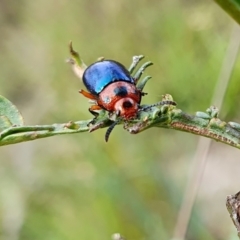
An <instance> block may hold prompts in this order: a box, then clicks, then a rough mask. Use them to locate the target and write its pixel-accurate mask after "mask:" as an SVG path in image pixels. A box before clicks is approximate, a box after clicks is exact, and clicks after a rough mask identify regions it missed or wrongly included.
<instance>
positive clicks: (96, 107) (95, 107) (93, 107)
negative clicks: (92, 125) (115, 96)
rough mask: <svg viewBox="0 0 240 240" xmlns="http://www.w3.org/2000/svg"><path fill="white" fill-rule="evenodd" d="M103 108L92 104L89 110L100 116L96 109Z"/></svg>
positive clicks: (95, 115)
mask: <svg viewBox="0 0 240 240" xmlns="http://www.w3.org/2000/svg"><path fill="white" fill-rule="evenodd" d="M101 109H102V108H101V107H100V106H99V105H92V106H91V107H90V108H89V109H88V110H89V112H90V113H91V114H92V115H93V116H94V117H98V116H99V113H98V112H96V110H101Z"/></svg>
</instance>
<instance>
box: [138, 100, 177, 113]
mask: <svg viewBox="0 0 240 240" xmlns="http://www.w3.org/2000/svg"><path fill="white" fill-rule="evenodd" d="M162 105H172V106H177V103H176V102H174V101H170V100H166V101H160V102H157V103H154V104H151V105H148V106H144V107H142V108H140V109H139V111H145V110H148V109H149V108H152V107H157V106H162Z"/></svg>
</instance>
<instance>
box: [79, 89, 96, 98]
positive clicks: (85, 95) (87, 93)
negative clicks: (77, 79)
mask: <svg viewBox="0 0 240 240" xmlns="http://www.w3.org/2000/svg"><path fill="white" fill-rule="evenodd" d="M79 93H81V94H82V95H83V96H84V97H86V98H89V99H92V100H96V97H95V96H94V95H93V94H91V93H89V92H87V91H85V90H83V89H81V90H79Z"/></svg>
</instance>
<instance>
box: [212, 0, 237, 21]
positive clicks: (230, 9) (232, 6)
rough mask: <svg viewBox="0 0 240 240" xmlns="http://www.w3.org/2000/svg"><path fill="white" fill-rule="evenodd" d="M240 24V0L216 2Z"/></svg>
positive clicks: (218, 0) (216, 0)
mask: <svg viewBox="0 0 240 240" xmlns="http://www.w3.org/2000/svg"><path fill="white" fill-rule="evenodd" d="M214 1H215V2H216V3H217V4H218V5H220V6H221V7H222V8H223V9H224V10H225V11H226V12H227V13H228V14H229V15H231V17H232V18H233V19H235V21H237V22H238V23H239V24H240V0H214Z"/></svg>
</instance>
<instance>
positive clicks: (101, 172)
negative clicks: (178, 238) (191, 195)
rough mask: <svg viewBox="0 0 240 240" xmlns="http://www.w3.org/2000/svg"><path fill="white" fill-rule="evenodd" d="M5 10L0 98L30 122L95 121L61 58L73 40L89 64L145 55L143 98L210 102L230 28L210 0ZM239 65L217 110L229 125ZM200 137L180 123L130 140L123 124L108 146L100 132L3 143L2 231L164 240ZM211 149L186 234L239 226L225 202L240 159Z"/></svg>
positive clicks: (30, 4) (26, 4)
mask: <svg viewBox="0 0 240 240" xmlns="http://www.w3.org/2000/svg"><path fill="white" fill-rule="evenodd" d="M0 18H1V22H2V24H1V25H0V30H1V36H2V37H1V39H0V50H1V56H0V63H1V65H0V66H1V71H0V86H1V95H3V96H6V97H7V98H8V99H10V100H11V101H12V102H13V103H14V104H15V105H16V106H18V108H19V109H20V110H21V113H22V115H23V116H24V118H25V124H26V125H27V126H28V124H29V123H31V124H33V125H34V124H42V125H44V124H45V123H49V122H69V121H70V120H72V121H76V120H77V119H88V118H90V117H91V116H90V114H89V113H88V111H87V109H88V107H89V105H88V103H87V101H86V100H85V99H84V98H82V97H80V96H78V89H79V88H81V87H83V86H82V84H81V83H79V82H78V81H75V77H74V76H73V74H72V72H71V71H70V70H69V66H68V65H67V64H64V61H63V60H64V59H66V57H67V56H68V52H67V50H66V49H67V48H65V47H64V46H66V43H67V42H68V41H69V40H70V39H72V40H73V42H74V43H75V44H76V49H79V51H80V52H81V53H82V54H83V59H85V60H86V64H87V65H88V64H90V63H92V62H94V61H95V58H96V56H102V55H104V56H105V57H106V58H109V59H116V60H118V61H120V62H122V63H123V64H124V65H126V66H128V65H129V63H130V59H129V56H133V55H136V54H140V53H141V54H144V55H147V57H146V58H147V60H148V59H151V61H153V62H154V66H153V67H152V68H151V69H150V70H149V72H148V74H150V75H151V76H152V77H153V79H152V80H151V81H149V83H148V85H147V86H146V90H145V91H146V92H148V95H147V96H146V97H144V100H143V104H147V103H154V102H158V101H159V100H160V96H161V95H162V94H165V93H167V92H168V93H171V94H172V95H173V96H174V98H175V100H176V101H177V103H178V106H180V107H181V109H184V110H186V111H187V112H194V111H196V109H201V110H205V109H206V108H208V107H209V106H210V104H211V103H210V99H211V97H212V89H213V88H214V86H215V84H216V81H217V78H218V74H219V71H220V69H221V65H222V59H223V58H224V54H225V49H226V46H227V44H228V39H229V35H230V32H231V29H232V24H233V21H232V20H231V19H230V18H229V17H228V16H227V15H226V14H225V13H224V12H223V11H222V10H221V9H218V8H217V7H216V4H215V3H214V2H209V1H207V0H201V1H185V0H181V1H167V0H164V1H156V0H155V1H151V3H149V1H139V2H138V3H135V2H131V1H127V0H121V1H106V0H103V1H94V3H93V2H92V1H87V0H81V1H72V2H71V1H63V0H59V1H58V2H57V3H56V2H53V1H42V2H39V1H29V0H21V1H18V2H15V1H14V2H13V1H12V0H11V1H8V2H6V1H2V2H1V3H0ZM61 59H62V60H61ZM239 64H240V62H239V59H238V61H237V63H236V66H235V70H234V72H233V74H232V78H231V82H230V85H229V88H228V91H227V94H226V96H225V101H224V105H223V107H222V109H221V111H220V113H221V114H220V117H221V119H226V120H227V121H228V120H230V119H231V120H234V121H238V120H239V119H240V115H239V110H238V107H236V106H237V103H238V102H239V96H240V91H239V87H238V85H239V74H240V70H239V69H240V68H239ZM4 121H5V122H8V120H7V119H5V120H4ZM159 132H160V133H161V135H160V136H159ZM196 142H197V137H196V136H191V135H190V134H183V133H180V132H177V131H165V130H164V129H158V130H157V131H156V130H154V129H151V130H149V131H146V132H145V133H143V134H140V135H138V136H137V137H134V136H131V135H129V134H128V133H126V132H125V131H122V129H121V128H119V127H117V128H116V129H115V132H114V135H113V136H112V137H111V141H110V142H109V143H108V144H105V142H104V141H103V131H101V130H99V131H96V132H94V133H91V134H89V133H83V134H78V135H72V136H71V135H70V136H67V135H66V136H64V137H63V136H62V137H61V136H58V137H56V138H49V139H45V140H42V141H34V142H29V143H24V144H19V145H15V146H14V145H13V146H6V147H3V148H1V149H0V156H1V173H0V178H1V181H0V199H1V200H0V202H1V208H0V216H1V217H0V218H1V222H2V227H1V228H2V229H1V233H2V235H3V237H6V238H7V239H24V240H25V239H36V240H37V239H58V240H59V239H60V240H61V239H73V240H74V239H110V236H111V235H112V234H113V233H114V232H120V233H122V234H123V235H125V236H126V237H127V239H129V240H130V239H150V240H151V239H169V238H170V237H171V236H172V232H173V228H174V224H175V221H176V216H177V212H178V208H179V204H180V202H181V199H182V192H183V188H184V185H185V182H186V178H187V175H188V173H189V171H190V169H191V160H192V156H193V154H194V152H195V148H196ZM212 149H213V151H212V152H211V155H210V157H209V158H210V161H209V164H208V168H207V170H206V172H205V175H204V181H203V183H202V186H201V189H200V192H199V194H198V199H197V203H196V205H195V208H194V212H193V215H192V219H191V222H190V226H189V230H188V234H187V239H195V240H198V239H206V240H211V239H230V238H231V236H232V235H234V234H235V232H233V229H232V226H231V223H230V220H229V218H228V213H227V211H226V210H225V209H224V208H223V202H224V201H225V196H226V195H228V194H229V193H231V192H234V191H236V189H239V184H238V183H239V179H238V178H239V176H240V174H239V171H238V169H239V166H238V165H237V164H239V157H240V156H239V153H238V152H235V151H233V150H231V151H230V150H229V149H230V148H225V147H224V145H222V144H212ZM226 160H227V161H226ZM235 160H236V162H235ZM237 160H238V161H237ZM219 219H221V221H220V222H219Z"/></svg>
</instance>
